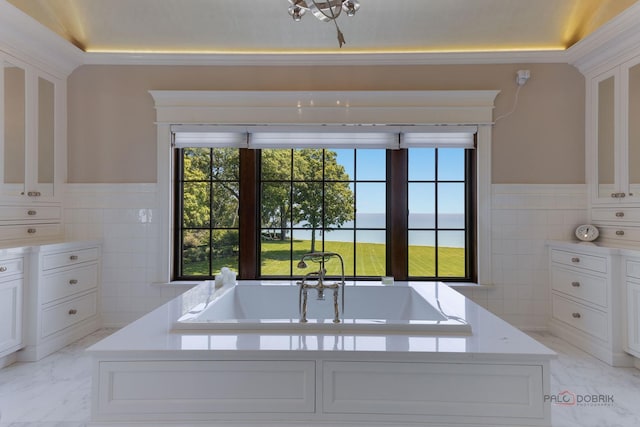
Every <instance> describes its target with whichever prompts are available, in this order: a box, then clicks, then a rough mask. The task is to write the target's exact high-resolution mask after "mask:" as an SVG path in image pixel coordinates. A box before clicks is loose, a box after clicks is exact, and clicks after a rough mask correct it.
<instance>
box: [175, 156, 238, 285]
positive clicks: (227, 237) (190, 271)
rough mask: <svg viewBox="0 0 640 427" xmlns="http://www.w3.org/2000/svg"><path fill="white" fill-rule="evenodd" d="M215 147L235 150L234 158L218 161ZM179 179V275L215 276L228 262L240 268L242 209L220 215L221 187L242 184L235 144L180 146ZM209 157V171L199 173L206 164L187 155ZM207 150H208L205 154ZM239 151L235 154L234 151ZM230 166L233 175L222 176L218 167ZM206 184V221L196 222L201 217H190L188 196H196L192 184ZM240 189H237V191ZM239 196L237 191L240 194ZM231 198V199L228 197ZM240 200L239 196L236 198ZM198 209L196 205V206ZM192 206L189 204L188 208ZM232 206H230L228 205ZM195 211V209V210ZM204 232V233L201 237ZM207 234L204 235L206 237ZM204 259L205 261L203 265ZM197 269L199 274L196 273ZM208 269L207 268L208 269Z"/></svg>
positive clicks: (226, 187) (177, 270)
mask: <svg viewBox="0 0 640 427" xmlns="http://www.w3.org/2000/svg"><path fill="white" fill-rule="evenodd" d="M214 150H226V152H227V153H232V154H231V159H230V160H231V161H230V162H227V163H226V164H225V162H219V164H216V163H215V162H214V158H215V156H214V152H215V151H214ZM176 151H177V155H176V156H177V165H178V167H177V168H176V173H177V177H176V180H177V182H178V185H177V186H176V187H178V192H177V193H176V201H177V203H176V206H177V209H176V227H175V239H176V242H178V245H177V246H178V250H177V251H176V256H175V257H174V269H175V272H176V276H177V277H179V278H183V279H189V278H213V277H214V275H215V273H216V272H217V271H218V270H219V269H220V268H221V266H228V267H231V268H233V269H235V270H237V269H238V259H237V258H238V237H237V236H238V232H239V224H238V218H237V212H238V209H237V208H235V209H233V205H232V206H231V209H230V210H231V211H235V215H234V216H233V217H232V219H231V221H229V217H228V216H227V215H224V216H223V215H220V216H221V218H218V216H217V215H216V206H222V203H220V199H223V198H224V196H223V195H222V194H220V190H227V191H228V192H233V187H234V186H235V187H236V188H239V185H240V179H239V176H238V173H237V172H235V173H234V172H233V169H234V168H235V169H236V171H237V168H238V166H239V165H238V160H239V159H238V155H237V153H238V150H237V149H231V148H224V149H217V148H182V149H177V150H176ZM198 153H199V155H200V156H201V157H206V159H207V160H206V163H207V165H206V172H204V176H196V175H197V172H201V173H202V172H203V170H204V168H203V167H202V165H200V167H198V166H196V167H193V165H191V164H190V162H187V160H186V159H187V158H189V157H190V156H191V157H190V159H191V160H193V159H194V158H195V157H197V155H198ZM205 153H206V154H205ZM234 153H235V154H234ZM226 169H231V170H232V172H231V173H232V178H228V177H227V178H225V177H218V176H217V174H216V171H219V172H220V171H221V173H224V171H225V170H226ZM198 184H202V188H204V187H206V196H205V197H206V198H207V201H208V203H206V206H204V204H203V206H199V207H200V208H201V209H203V210H205V211H206V215H203V216H205V217H206V220H205V221H202V222H201V223H200V224H196V222H198V221H197V220H193V219H192V220H191V221H188V220H187V218H186V215H185V212H186V211H185V205H186V202H185V199H186V198H187V197H189V196H192V197H194V196H195V195H194V193H196V191H195V190H192V191H189V187H194V188H195V187H197V186H198ZM217 186H220V188H216V187H217ZM236 193H237V191H236ZM236 197H237V194H236ZM227 202H228V200H227ZM236 202H237V200H236ZM193 209H195V208H193ZM187 210H189V208H187ZM227 210H229V209H227ZM191 213H193V212H191ZM199 236H200V237H199ZM203 236H204V237H203ZM203 263H204V265H203ZM196 269H197V274H194V272H195V270H196ZM205 270H206V272H204V271H205Z"/></svg>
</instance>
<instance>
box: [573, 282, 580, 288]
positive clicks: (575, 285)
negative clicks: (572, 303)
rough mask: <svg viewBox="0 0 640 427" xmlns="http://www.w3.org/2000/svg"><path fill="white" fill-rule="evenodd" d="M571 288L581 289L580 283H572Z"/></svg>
mask: <svg viewBox="0 0 640 427" xmlns="http://www.w3.org/2000/svg"><path fill="white" fill-rule="evenodd" d="M571 286H573V287H574V288H579V287H580V282H571Z"/></svg>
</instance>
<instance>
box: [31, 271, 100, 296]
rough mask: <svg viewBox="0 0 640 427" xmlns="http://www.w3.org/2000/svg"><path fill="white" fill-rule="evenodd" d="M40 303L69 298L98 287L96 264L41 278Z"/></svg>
mask: <svg viewBox="0 0 640 427" xmlns="http://www.w3.org/2000/svg"><path fill="white" fill-rule="evenodd" d="M41 286H42V287H41V289H42V303H43V304H46V303H48V302H51V301H54V300H56V299H60V298H66V297H69V296H71V295H73V294H75V293H78V292H84V291H88V290H90V289H93V288H95V287H96V286H98V264H90V265H87V266H83V267H78V268H73V269H70V270H66V271H62V272H60V273H56V274H51V275H48V276H45V277H43V278H42V285H41Z"/></svg>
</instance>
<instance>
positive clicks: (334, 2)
mask: <svg viewBox="0 0 640 427" xmlns="http://www.w3.org/2000/svg"><path fill="white" fill-rule="evenodd" d="M289 3H291V6H289V15H291V17H292V18H293V20H294V21H296V22H299V21H300V20H301V19H302V15H304V14H305V13H307V10H308V11H311V13H313V15H314V16H315V17H316V18H318V19H319V20H321V21H323V22H331V21H333V23H334V24H335V26H336V31H337V32H338V44H339V45H340V47H342V45H343V44H345V43H346V41H345V39H344V35H343V34H342V31H340V27H338V23H337V22H336V18H337V17H338V16H340V14H341V13H342V11H344V12H345V13H346V14H347V16H353V15H355V14H356V12H357V11H358V9H360V3H359V2H358V1H357V0H289Z"/></svg>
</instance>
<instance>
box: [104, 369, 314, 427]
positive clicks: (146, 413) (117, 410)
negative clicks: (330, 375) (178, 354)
mask: <svg viewBox="0 0 640 427" xmlns="http://www.w3.org/2000/svg"><path fill="white" fill-rule="evenodd" d="M99 371H100V379H101V381H100V389H99V394H100V399H99V402H98V407H97V413H96V415H97V418H98V419H99V418H107V419H109V418H112V417H114V416H115V417H116V418H118V415H119V416H123V415H125V414H126V415H127V416H134V418H136V417H138V416H139V417H142V418H143V419H147V420H148V419H155V420H165V419H171V418H174V417H176V416H178V417H180V418H181V419H189V418H192V417H194V416H195V417H197V418H199V417H198V414H210V413H217V414H251V413H261V414H264V413H279V412H282V413H312V412H314V411H315V362H314V361H286V362H285V361H274V360H271V361H229V360H224V361H222V360H221V361H192V360H181V361H175V360H173V361H113V362H102V363H100V366H99ZM116 414H118V415H116ZM205 418H207V417H205Z"/></svg>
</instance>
